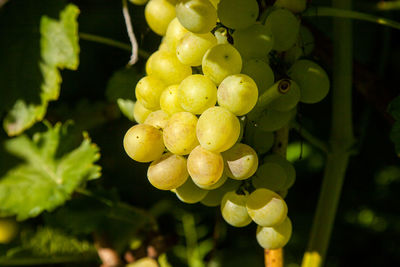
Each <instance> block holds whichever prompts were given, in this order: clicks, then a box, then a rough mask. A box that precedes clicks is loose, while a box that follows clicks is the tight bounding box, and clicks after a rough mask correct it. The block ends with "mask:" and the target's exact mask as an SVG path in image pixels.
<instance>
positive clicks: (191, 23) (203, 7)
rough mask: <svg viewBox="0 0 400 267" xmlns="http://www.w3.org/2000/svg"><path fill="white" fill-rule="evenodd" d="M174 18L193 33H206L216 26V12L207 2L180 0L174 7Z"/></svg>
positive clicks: (207, 0) (204, 0) (205, 0)
mask: <svg viewBox="0 0 400 267" xmlns="http://www.w3.org/2000/svg"><path fill="white" fill-rule="evenodd" d="M176 16H177V18H178V20H179V22H180V23H181V24H182V25H183V26H184V27H185V28H186V29H188V30H189V31H191V32H194V33H207V32H209V31H211V30H212V29H213V28H214V27H215V25H216V24H217V11H216V9H215V7H214V6H213V5H212V4H211V2H210V1H209V0H182V1H180V2H179V3H178V4H177V5H176Z"/></svg>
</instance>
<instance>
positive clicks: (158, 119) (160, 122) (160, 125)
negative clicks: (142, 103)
mask: <svg viewBox="0 0 400 267" xmlns="http://www.w3.org/2000/svg"><path fill="white" fill-rule="evenodd" d="M169 117H170V116H169V114H168V113H166V112H165V111H163V110H157V111H153V112H152V113H150V114H149V116H147V118H146V120H145V121H144V123H145V124H148V125H151V126H154V127H156V128H157V129H159V130H162V129H164V127H165V126H166V125H167V123H168V120H169Z"/></svg>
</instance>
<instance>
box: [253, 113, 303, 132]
mask: <svg viewBox="0 0 400 267" xmlns="http://www.w3.org/2000/svg"><path fill="white" fill-rule="evenodd" d="M295 113H296V109H293V110H290V111H277V110H273V109H266V110H264V112H263V113H262V114H261V117H260V118H259V120H258V122H257V125H258V128H260V130H262V131H266V132H273V131H276V130H278V129H280V128H282V127H283V126H285V125H286V124H288V123H289V121H290V120H291V119H292V118H293V116H294V115H295Z"/></svg>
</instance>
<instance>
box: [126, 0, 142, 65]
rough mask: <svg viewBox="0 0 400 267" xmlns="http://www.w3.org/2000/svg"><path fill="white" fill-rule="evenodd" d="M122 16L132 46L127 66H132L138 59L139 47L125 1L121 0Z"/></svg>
mask: <svg viewBox="0 0 400 267" xmlns="http://www.w3.org/2000/svg"><path fill="white" fill-rule="evenodd" d="M122 14H123V15H124V20H125V25H126V30H127V32H128V36H129V41H130V42H131V46H132V55H131V59H130V60H129V62H128V65H134V64H135V63H136V62H137V61H138V59H139V56H138V51H139V47H138V43H137V40H136V36H135V33H134V32H133V27H132V21H131V16H130V15H129V9H128V3H127V0H122Z"/></svg>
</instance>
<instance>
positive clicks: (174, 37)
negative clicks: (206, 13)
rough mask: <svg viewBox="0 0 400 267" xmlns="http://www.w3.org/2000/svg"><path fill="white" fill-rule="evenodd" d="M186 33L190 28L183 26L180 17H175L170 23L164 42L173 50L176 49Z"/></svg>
mask: <svg viewBox="0 0 400 267" xmlns="http://www.w3.org/2000/svg"><path fill="white" fill-rule="evenodd" d="M186 33H188V30H186V28H185V27H183V26H182V24H181V23H180V22H179V20H178V18H174V19H173V20H172V21H171V22H170V23H169V25H168V29H167V33H166V34H165V40H164V42H165V44H166V45H167V46H168V48H169V49H170V50H171V51H175V50H176V47H177V45H178V44H179V42H180V41H181V39H182V38H183V37H184V36H185V34H186ZM187 65H188V64H187Z"/></svg>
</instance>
